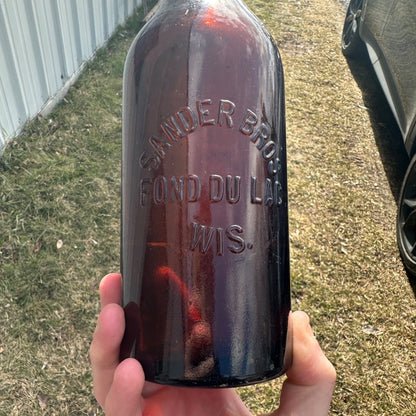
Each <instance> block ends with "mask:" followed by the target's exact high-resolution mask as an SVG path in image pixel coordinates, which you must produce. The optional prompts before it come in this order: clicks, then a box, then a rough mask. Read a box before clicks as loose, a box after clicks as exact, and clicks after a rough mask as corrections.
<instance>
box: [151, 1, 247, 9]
mask: <svg viewBox="0 0 416 416" xmlns="http://www.w3.org/2000/svg"><path fill="white" fill-rule="evenodd" d="M232 5H241V6H245V7H247V6H246V5H245V3H244V2H243V0H159V2H158V4H157V6H156V7H157V8H161V9H165V8H167V7H169V8H172V7H174V8H177V7H186V8H190V9H193V8H199V7H201V6H205V7H230V6H232Z"/></svg>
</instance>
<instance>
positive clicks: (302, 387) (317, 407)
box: [273, 311, 336, 416]
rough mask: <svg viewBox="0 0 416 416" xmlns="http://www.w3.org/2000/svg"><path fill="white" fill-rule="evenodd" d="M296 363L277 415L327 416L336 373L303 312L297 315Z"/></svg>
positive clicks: (294, 314)
mask: <svg viewBox="0 0 416 416" xmlns="http://www.w3.org/2000/svg"><path fill="white" fill-rule="evenodd" d="M292 322H293V363H292V367H291V368H290V369H289V370H288V371H287V372H286V375H287V379H286V381H285V382H284V383H283V388H282V394H281V398H280V407H279V409H278V410H277V411H276V412H275V413H273V415H274V416H286V415H308V416H324V415H327V414H328V410H329V406H330V403H331V397H332V392H333V389H334V385H335V379H336V373H335V369H334V367H333V366H332V364H331V363H330V362H329V361H328V359H327V358H326V357H325V355H324V353H323V352H322V350H321V348H320V346H319V344H318V341H317V340H316V338H315V337H314V335H313V332H312V328H311V327H310V325H309V318H308V316H307V315H306V314H305V313H304V312H300V311H299V312H294V313H293V314H292Z"/></svg>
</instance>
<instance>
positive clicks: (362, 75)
mask: <svg viewBox="0 0 416 416" xmlns="http://www.w3.org/2000/svg"><path fill="white" fill-rule="evenodd" d="M347 63H348V66H349V68H350V70H351V73H352V75H353V77H354V79H355V81H356V82H357V85H358V86H359V87H360V89H361V92H362V97H363V101H364V105H365V106H366V108H367V111H368V114H369V116H370V121H371V125H372V128H373V131H374V138H375V141H376V145H377V147H378V151H379V153H380V157H381V161H382V163H383V167H384V170H385V172H386V175H387V178H388V181H389V184H390V189H391V192H392V194H393V196H394V198H395V200H396V204H397V203H398V199H399V193H400V186H401V183H402V180H403V178H404V175H405V173H406V169H407V165H408V164H409V157H408V155H407V153H406V150H405V148H404V144H403V139H402V135H401V133H400V129H399V127H398V125H397V123H396V120H395V118H394V115H393V113H392V112H391V110H390V107H389V104H388V102H387V100H386V98H385V96H384V94H383V91H382V89H381V86H380V84H379V82H378V80H377V77H376V75H375V73H374V70H373V68H372V66H371V64H370V60H369V58H368V56H367V55H365V56H363V58H362V59H358V60H347Z"/></svg>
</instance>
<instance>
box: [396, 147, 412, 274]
mask: <svg viewBox="0 0 416 416" xmlns="http://www.w3.org/2000/svg"><path fill="white" fill-rule="evenodd" d="M397 244H398V246H399V251H400V254H401V256H402V259H403V263H404V265H405V267H406V269H407V271H408V272H409V273H410V274H411V275H412V276H415V277H416V155H415V156H413V158H412V160H411V162H410V164H409V167H408V168H407V171H406V175H405V177H404V179H403V183H402V188H401V190H400V196H399V205H398V213H397Z"/></svg>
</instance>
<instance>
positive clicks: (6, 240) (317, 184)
mask: <svg viewBox="0 0 416 416" xmlns="http://www.w3.org/2000/svg"><path fill="white" fill-rule="evenodd" d="M247 4H248V5H249V6H250V7H251V8H252V10H253V11H254V12H255V13H256V14H257V15H258V16H259V17H260V19H261V20H262V21H263V22H264V23H265V25H266V26H267V27H268V28H269V30H270V31H271V33H272V34H273V36H274V38H275V39H276V42H277V44H278V46H279V49H280V51H281V54H282V58H283V64H284V68H285V77H286V100H287V126H288V127H287V128H288V175H289V202H290V240H291V268H292V273H291V274H292V299H293V309H302V310H305V311H306V312H308V314H309V315H310V317H311V321H312V325H313V327H314V330H315V332H316V336H317V338H318V339H319V341H320V343H321V345H322V347H323V348H324V350H325V352H326V353H327V355H328V357H329V358H330V360H331V361H332V362H333V363H334V365H335V366H336V369H337V372H338V381H337V385H336V389H335V393H334V400H333V404H332V409H331V414H332V415H344V416H345V415H354V416H359V415H395V416H396V415H414V414H416V402H415V401H414V400H413V398H414V395H415V391H416V364H415V363H416V351H415V345H416V308H415V306H416V305H415V295H414V292H413V290H412V283H413V282H411V281H409V279H408V278H407V276H406V273H405V272H404V270H403V266H402V263H401V261H400V258H399V254H398V250H397V248H396V243H395V230H394V224H395V215H396V200H395V196H396V194H397V188H398V179H397V178H396V176H397V169H395V167H396V165H397V162H396V161H395V160H394V157H395V154H394V152H393V156H394V157H393V158H390V159H389V158H383V157H382V152H381V151H380V149H382V148H384V149H387V151H386V154H389V150H388V149H390V148H391V147H389V146H390V144H389V143H390V141H400V140H401V139H400V137H399V135H398V132H397V129H396V128H395V126H394V123H392V121H391V116H390V118H387V119H386V118H382V119H379V118H377V111H378V110H379V109H381V110H383V109H384V110H383V111H385V112H386V107H387V105H386V104H385V102H384V101H383V99H382V97H381V96H380V95H377V94H378V93H377V88H376V85H377V84H376V83H375V81H374V76H373V75H372V73H371V72H365V71H368V68H366V67H365V66H358V67H357V68H358V69H357V68H356V69H355V71H356V77H358V78H359V76H360V74H361V75H362V74H363V73H365V74H367V75H365V79H366V82H367V84H368V85H369V87H368V88H367V90H366V91H364V92H363V91H361V90H360V88H359V87H358V85H357V82H356V80H355V79H354V77H353V75H352V73H351V70H350V68H349V66H348V64H347V63H346V61H345V59H344V58H343V57H342V55H341V52H340V36H341V30H342V25H343V17H344V8H345V6H343V5H342V4H341V3H340V2H339V1H337V0H278V1H276V0H275V1H272V0H248V1H247ZM141 20H142V17H141V15H140V13H139V14H137V15H135V16H134V17H133V18H132V19H131V20H130V21H129V23H128V24H127V26H125V27H123V28H121V29H120V30H119V31H118V32H117V33H116V34H115V35H114V37H113V38H112V39H111V40H110V42H109V43H108V45H107V46H106V47H105V48H103V49H102V50H100V51H99V52H98V53H97V56H96V58H95V60H94V61H93V62H91V63H90V64H88V65H87V67H86V68H85V70H84V72H83V74H82V75H81V77H80V78H79V80H78V81H77V83H76V85H74V86H73V87H72V88H71V89H70V91H69V93H68V94H67V96H66V98H65V99H64V101H63V102H62V103H61V104H60V105H59V106H58V107H57V108H56V109H55V110H54V112H53V113H52V114H50V115H49V116H48V117H47V118H45V119H39V120H36V121H34V122H32V123H30V124H29V125H28V126H27V127H26V128H25V129H24V131H23V133H22V134H21V136H20V137H19V138H18V139H16V140H13V141H12V142H11V143H10V144H9V145H8V146H7V148H6V149H5V151H4V153H3V154H2V156H1V157H0V369H1V370H0V415H7V416H11V415H19V416H21V415H89V416H92V415H99V414H102V413H101V411H100V410H99V406H98V405H97V403H96V402H95V399H94V398H93V395H92V388H91V374H90V368H89V362H88V348H89V343H90V340H91V337H92V333H93V330H94V327H95V320H96V317H97V314H98V311H99V300H98V284H99V281H100V279H101V277H102V276H103V275H104V274H106V273H108V272H109V271H118V270H119V216H120V199H119V193H120V154H121V99H122V97H121V91H122V74H123V65H124V60H125V56H126V53H127V50H128V47H129V46H130V44H131V42H132V40H133V37H134V34H135V33H136V32H137V30H138V28H139V27H140V24H141V23H140V22H141ZM371 86H373V87H371ZM372 88H373V89H372ZM371 103H373V104H374V105H373V107H371V105H370V104H371ZM375 110H377V111H375ZM387 113H388V111H387ZM383 114H385V113H383ZM390 153H392V152H391V151H390ZM380 155H381V156H380ZM395 163H396V165H395ZM399 176H400V175H399ZM281 382H282V381H281V380H277V381H273V382H270V383H264V384H260V385H257V386H254V387H248V388H244V389H240V390H239V391H240V394H241V396H242V397H243V399H244V400H245V402H246V403H247V405H248V406H250V408H251V409H252V410H253V413H255V414H259V413H265V412H268V411H271V410H272V409H273V408H275V407H276V406H277V404H278V400H279V395H278V390H279V386H280V385H281Z"/></svg>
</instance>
